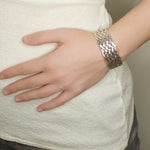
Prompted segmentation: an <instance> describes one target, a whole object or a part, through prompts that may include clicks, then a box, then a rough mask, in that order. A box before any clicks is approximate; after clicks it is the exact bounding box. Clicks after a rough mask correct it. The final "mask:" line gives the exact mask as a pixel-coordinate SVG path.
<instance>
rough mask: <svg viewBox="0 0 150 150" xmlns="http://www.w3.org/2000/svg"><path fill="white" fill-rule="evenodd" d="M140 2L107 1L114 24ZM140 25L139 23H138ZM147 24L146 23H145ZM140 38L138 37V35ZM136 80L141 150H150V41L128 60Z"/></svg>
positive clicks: (135, 90)
mask: <svg viewBox="0 0 150 150" xmlns="http://www.w3.org/2000/svg"><path fill="white" fill-rule="evenodd" d="M139 2H140V0H106V8H107V10H108V12H109V13H110V15H111V16H112V18H113V22H116V21H117V20H118V19H120V18H121V17H123V16H124V15H125V14H126V13H127V12H128V11H130V10H131V9H132V8H133V7H134V6H135V5H136V4H138V3H139ZM137 23H138V22H137ZM145 23H146V22H145ZM136 36H138V35H136ZM127 63H128V65H129V67H130V69H131V72H132V75H133V80H134V95H135V105H136V110H137V118H138V122H139V137H140V141H141V146H140V149H141V150H149V149H150V41H147V42H146V43H144V44H143V45H142V46H141V47H140V48H138V49H137V50H136V51H134V52H133V53H132V54H131V55H130V56H129V57H128V58H127Z"/></svg>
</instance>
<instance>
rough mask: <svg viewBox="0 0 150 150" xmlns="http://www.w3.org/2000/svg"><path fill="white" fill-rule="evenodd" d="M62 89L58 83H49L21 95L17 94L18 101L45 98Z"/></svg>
mask: <svg viewBox="0 0 150 150" xmlns="http://www.w3.org/2000/svg"><path fill="white" fill-rule="evenodd" d="M59 91H61V89H60V88H58V87H57V86H56V85H52V84H48V85H45V86H43V87H41V88H37V89H32V90H30V91H26V92H24V93H21V94H19V95H16V97H15V100H16V102H21V101H29V100H34V99H40V98H45V97H48V96H51V95H53V94H55V93H57V92H59Z"/></svg>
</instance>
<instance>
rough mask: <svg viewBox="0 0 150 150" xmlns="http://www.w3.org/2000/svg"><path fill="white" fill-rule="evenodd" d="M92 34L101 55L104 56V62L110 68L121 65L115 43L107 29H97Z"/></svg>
mask: <svg viewBox="0 0 150 150" xmlns="http://www.w3.org/2000/svg"><path fill="white" fill-rule="evenodd" d="M94 36H95V38H96V40H97V43H98V44H99V47H100V50H101V52H102V55H103V56H104V58H105V60H106V63H107V65H108V67H109V68H110V69H113V68H115V67H118V66H120V65H122V60H121V58H120V56H119V54H118V51H117V49H116V45H115V44H114V43H113V41H112V38H111V36H110V34H109V33H108V30H107V29H106V28H105V29H98V30H97V31H96V32H94Z"/></svg>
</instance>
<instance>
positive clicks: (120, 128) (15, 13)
mask: <svg viewBox="0 0 150 150" xmlns="http://www.w3.org/2000/svg"><path fill="white" fill-rule="evenodd" d="M0 8H1V9H0V18H1V19H0V29H1V30H0V71H2V70H3V69H5V68H7V67H9V66H13V65H15V64H18V63H20V62H23V61H27V60H30V59H33V58H35V57H38V56H40V55H42V54H45V53H47V52H50V51H52V50H53V49H54V48H55V47H56V43H51V44H44V45H40V46H28V45H25V44H23V43H22V41H21V38H22V37H23V36H24V35H26V34H29V33H32V32H36V31H39V30H45V29H53V28H60V27H69V28H80V29H84V30H87V31H92V32H93V31H95V30H97V29H98V28H99V27H100V28H104V27H108V26H110V25H111V24H112V19H111V17H110V15H109V14H108V12H107V10H106V8H105V0H0ZM23 77H25V76H17V77H14V78H10V79H6V80H0V92H1V93H0V138H3V139H6V140H9V141H16V142H19V143H23V144H27V145H32V146H37V147H41V148H46V149H49V150H123V149H124V148H125V147H126V145H127V140H128V137H129V132H130V129H131V124H132V121H133V104H134V97H133V80H132V75H131V72H130V69H129V67H128V65H127V63H126V61H124V62H123V65H122V66H120V67H117V68H115V69H113V70H110V71H109V72H108V73H107V74H106V76H105V77H104V78H103V79H102V80H101V81H100V82H98V83H97V84H95V85H94V86H93V87H91V88H89V89H88V90H86V91H84V92H83V93H81V94H80V95H78V96H77V97H75V98H73V99H72V100H71V101H69V102H68V103H66V104H65V105H63V106H60V107H57V108H55V109H53V110H50V111H45V112H41V113H39V112H37V110H36V108H37V106H38V105H39V104H41V103H43V102H44V101H48V100H50V99H52V98H53V97H55V96H57V95H58V94H59V93H57V94H55V95H53V96H51V97H48V98H44V99H38V100H32V101H29V102H21V103H16V102H15V101H14V96H15V95H16V94H18V93H22V92H23V91H21V92H18V93H14V94H11V95H9V96H4V95H3V93H2V89H3V88H4V87H5V86H6V85H8V84H9V83H12V82H13V81H16V80H18V79H21V78H23Z"/></svg>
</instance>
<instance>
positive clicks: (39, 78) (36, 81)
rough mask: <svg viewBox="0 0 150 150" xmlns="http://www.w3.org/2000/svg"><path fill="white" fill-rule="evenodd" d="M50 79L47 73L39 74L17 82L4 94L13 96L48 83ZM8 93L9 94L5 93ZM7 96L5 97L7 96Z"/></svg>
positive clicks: (10, 85) (7, 87)
mask: <svg viewBox="0 0 150 150" xmlns="http://www.w3.org/2000/svg"><path fill="white" fill-rule="evenodd" d="M48 79H49V77H48V76H47V75H46V74H45V73H39V74H36V75H32V76H29V77H26V78H23V79H20V80H17V81H15V82H13V83H11V84H9V85H8V86H6V87H5V88H4V89H3V93H4V94H5V93H6V94H7V93H8V94H12V93H15V92H17V91H20V90H25V89H29V88H35V87H39V86H42V85H44V84H47V83H48ZM5 91H7V92H5ZM6 94H5V95H6Z"/></svg>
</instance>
